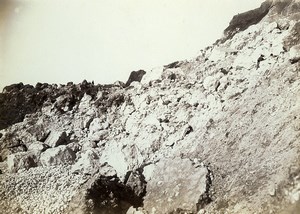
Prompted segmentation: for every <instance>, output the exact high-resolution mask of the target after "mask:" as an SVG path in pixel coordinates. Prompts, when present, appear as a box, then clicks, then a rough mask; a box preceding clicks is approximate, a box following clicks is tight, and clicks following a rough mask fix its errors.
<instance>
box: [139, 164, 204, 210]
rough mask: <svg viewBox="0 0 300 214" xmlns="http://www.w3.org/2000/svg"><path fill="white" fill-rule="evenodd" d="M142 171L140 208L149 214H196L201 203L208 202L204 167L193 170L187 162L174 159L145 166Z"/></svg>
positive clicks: (191, 165) (193, 167)
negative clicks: (143, 192)
mask: <svg viewBox="0 0 300 214" xmlns="http://www.w3.org/2000/svg"><path fill="white" fill-rule="evenodd" d="M147 168H149V170H148V169H147ZM144 171H145V174H144V175H145V180H146V182H147V194H146V196H145V198H144V208H145V210H146V211H148V212H149V213H153V211H154V210H156V211H157V212H154V213H174V212H175V213H176V212H177V211H178V210H181V211H186V212H187V213H190V212H193V213H197V211H199V209H200V208H202V207H201V205H202V204H201V203H202V202H201V200H202V199H205V200H206V202H208V201H209V200H207V197H208V195H207V190H208V189H209V186H208V185H209V183H210V180H209V179H208V177H209V170H208V169H207V168H206V167H205V166H199V167H197V168H196V167H195V166H194V165H193V164H192V162H191V161H190V160H189V159H181V158H174V159H164V160H161V161H160V162H158V163H157V164H151V165H148V166H146V167H145V168H144Z"/></svg>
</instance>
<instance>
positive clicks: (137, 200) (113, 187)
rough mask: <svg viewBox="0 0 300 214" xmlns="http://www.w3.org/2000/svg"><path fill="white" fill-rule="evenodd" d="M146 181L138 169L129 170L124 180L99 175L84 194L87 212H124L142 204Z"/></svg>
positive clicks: (119, 213)
mask: <svg viewBox="0 0 300 214" xmlns="http://www.w3.org/2000/svg"><path fill="white" fill-rule="evenodd" d="M145 194H146V183H145V181H144V179H143V176H142V175H141V174H140V172H139V171H134V172H132V171H130V172H128V173H127V175H126V182H124V183H123V182H121V181H120V180H119V178H118V177H116V176H114V177H105V176H100V178H99V179H97V180H96V181H95V182H93V184H92V185H91V187H90V188H89V189H88V190H87V194H86V207H87V213H95V214H123V213H124V214H125V213H126V212H127V211H128V209H129V208H130V207H131V206H133V207H135V208H137V207H142V206H143V197H144V196H145Z"/></svg>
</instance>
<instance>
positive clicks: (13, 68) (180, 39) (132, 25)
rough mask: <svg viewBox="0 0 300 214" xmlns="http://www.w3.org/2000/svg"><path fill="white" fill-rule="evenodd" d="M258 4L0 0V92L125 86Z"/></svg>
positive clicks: (252, 0)
mask: <svg viewBox="0 0 300 214" xmlns="http://www.w3.org/2000/svg"><path fill="white" fill-rule="evenodd" d="M262 2H263V0H222V1H220V0H185V1H183V0H156V1H155V0H154V1H148V0H85V1H83V0H72V1H70V0H3V1H2V2H1V3H0V18H1V20H2V21H0V39H1V44H0V45H1V46H0V51H1V52H0V63H1V67H0V80H1V81H0V90H2V88H3V87H4V86H5V85H8V84H12V83H17V82H24V83H30V84H35V83H36V82H48V83H66V82H69V81H74V82H81V81H82V80H83V79H87V80H89V81H92V80H94V81H95V83H113V82H115V81H116V80H121V81H126V79H127V77H128V76H129V74H130V72H131V71H132V70H138V69H145V70H149V69H151V68H153V67H156V66H161V65H164V64H167V63H170V62H173V61H176V60H183V59H189V58H192V57H195V56H196V54H197V53H198V51H199V50H200V49H202V48H204V47H206V46H208V45H210V44H212V43H213V42H214V41H215V40H216V39H218V38H220V37H221V35H222V32H223V30H224V29H225V28H226V27H227V26H228V23H229V21H230V20H231V18H232V17H233V15H235V14H237V13H241V12H244V11H247V10H250V9H254V8H256V7H258V6H259V5H260V4H261V3H262Z"/></svg>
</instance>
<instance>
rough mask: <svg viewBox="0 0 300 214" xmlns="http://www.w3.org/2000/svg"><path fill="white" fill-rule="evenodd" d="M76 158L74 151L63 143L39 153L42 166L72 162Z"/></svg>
mask: <svg viewBox="0 0 300 214" xmlns="http://www.w3.org/2000/svg"><path fill="white" fill-rule="evenodd" d="M75 158H76V154H75V152H73V150H71V149H70V148H68V147H67V146H65V145H61V146H58V147H55V148H50V149H47V150H46V151H45V152H43V153H42V154H41V157H40V162H41V164H42V166H54V165H60V164H72V163H73V162H74V160H75Z"/></svg>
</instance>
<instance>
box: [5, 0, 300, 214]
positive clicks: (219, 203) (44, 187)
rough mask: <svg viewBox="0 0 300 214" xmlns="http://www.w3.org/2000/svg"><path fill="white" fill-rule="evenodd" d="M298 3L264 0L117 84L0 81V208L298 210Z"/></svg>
mask: <svg viewBox="0 0 300 214" xmlns="http://www.w3.org/2000/svg"><path fill="white" fill-rule="evenodd" d="M297 8H298V9H299V1H298V0H289V1H277V0H275V1H266V2H265V3H263V5H262V6H261V7H260V8H259V9H256V10H254V11H250V12H248V13H244V14H240V15H237V16H235V17H234V18H233V21H232V22H231V23H230V26H229V27H228V28H227V29H226V31H225V34H224V38H222V39H221V40H219V41H217V42H216V43H215V44H214V45H212V46H209V47H207V48H206V49H204V50H202V51H201V52H200V54H199V56H197V57H196V58H194V59H191V60H186V61H178V62H174V63H170V64H169V65H165V66H162V67H158V68H155V69H153V70H149V71H143V70H139V71H135V72H133V73H132V74H131V75H130V77H129V80H128V81H127V83H126V84H124V83H122V82H116V83H115V84H111V85H95V84H94V83H89V82H87V81H83V82H82V83H80V84H73V83H68V84H66V85H59V86H58V85H55V84H53V85H50V84H41V83H39V84H37V85H36V86H35V87H33V86H29V85H23V84H22V83H20V84H15V85H11V86H7V87H6V88H5V89H4V90H3V92H2V93H1V94H0V210H1V213H7V214H8V213H30V214H31V213H100V214H101V213H103V214H104V213H108V214H109V213H113V214H115V213H124V214H145V213H149V214H152V213H153V214H154V213H158V214H160V213H173V214H179V213H181V214H183V213H190V214H196V213H197V214H200V213H201V214H202V213H216V214H223V213H228V214H229V213H230V214H231V213H236V214H240V213H245V214H247V213H280V214H288V213H295V214H296V213H299V210H300V202H299V199H300V165H299V164H300V161H299V154H300V151H299V149H300V144H299V143H300V141H299V139H300V138H299V137H300V116H299V112H300V104H299V98H300V76H299V71H300V60H299V59H300V55H299V50H300V36H299V26H300V25H299V23H300V22H299V21H298V19H297V18H295V17H297V16H298V11H299V10H297ZM258 15H259V17H255V16H258ZM240 25H242V26H243V28H240V27H239V26H240Z"/></svg>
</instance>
